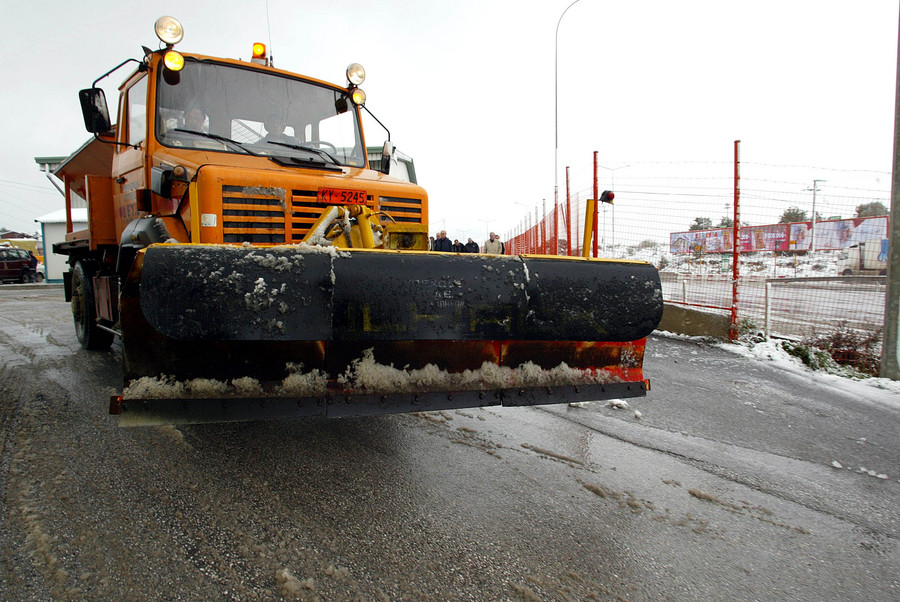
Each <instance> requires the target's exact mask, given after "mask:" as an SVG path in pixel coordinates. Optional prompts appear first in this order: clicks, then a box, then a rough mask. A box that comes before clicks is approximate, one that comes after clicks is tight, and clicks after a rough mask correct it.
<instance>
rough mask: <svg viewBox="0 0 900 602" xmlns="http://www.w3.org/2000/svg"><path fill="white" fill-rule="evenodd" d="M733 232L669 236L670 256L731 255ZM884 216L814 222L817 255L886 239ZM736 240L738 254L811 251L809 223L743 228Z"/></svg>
mask: <svg viewBox="0 0 900 602" xmlns="http://www.w3.org/2000/svg"><path fill="white" fill-rule="evenodd" d="M733 232H734V229H733V228H718V229H714V230H693V231H688V232H672V233H670V234H669V252H670V253H676V254H677V253H697V252H699V253H731V252H732V240H731V239H732V237H733ZM889 234H890V223H889V221H888V217H887V216H886V215H884V216H879V217H860V218H853V219H841V220H831V221H822V222H816V226H815V239H816V250H817V251H829V250H830V251H837V250H840V249H844V248H847V247H849V246H850V245H853V244H857V243H859V242H864V241H867V240H872V239H876V238H877V239H883V238H888V236H889ZM738 236H739V239H740V243H739V245H738V250H739V251H740V252H741V253H755V252H760V251H770V252H777V251H808V250H809V249H810V248H811V247H812V239H813V224H812V222H794V223H790V224H770V225H767V226H744V227H742V228H741V229H740V230H739V232H738Z"/></svg>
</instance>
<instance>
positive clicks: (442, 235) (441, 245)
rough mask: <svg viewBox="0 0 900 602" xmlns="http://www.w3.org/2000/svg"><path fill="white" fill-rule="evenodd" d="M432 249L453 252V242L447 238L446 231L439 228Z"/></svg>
mask: <svg viewBox="0 0 900 602" xmlns="http://www.w3.org/2000/svg"><path fill="white" fill-rule="evenodd" d="M432 251H443V252H445V253H452V252H453V243H452V242H450V239H449V238H447V231H446V230H441V231H440V232H438V234H437V237H436V238H435V239H434V248H433V249H432Z"/></svg>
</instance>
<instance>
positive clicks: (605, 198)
mask: <svg viewBox="0 0 900 602" xmlns="http://www.w3.org/2000/svg"><path fill="white" fill-rule="evenodd" d="M614 198H616V195H615V194H614V193H613V191H612V190H604V191H603V194H601V195H600V202H601V203H609V204H610V205H612V202H613V199H614Z"/></svg>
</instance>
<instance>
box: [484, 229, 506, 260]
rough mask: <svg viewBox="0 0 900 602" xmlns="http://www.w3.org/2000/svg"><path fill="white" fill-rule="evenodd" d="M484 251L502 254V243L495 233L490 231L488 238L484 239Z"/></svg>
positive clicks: (491, 253)
mask: <svg viewBox="0 0 900 602" xmlns="http://www.w3.org/2000/svg"><path fill="white" fill-rule="evenodd" d="M484 252H485V253H488V254H490V255H502V254H503V243H502V242H500V239H499V238H497V235H496V234H494V233H493V232H491V238H490V240H487V241H485V243H484Z"/></svg>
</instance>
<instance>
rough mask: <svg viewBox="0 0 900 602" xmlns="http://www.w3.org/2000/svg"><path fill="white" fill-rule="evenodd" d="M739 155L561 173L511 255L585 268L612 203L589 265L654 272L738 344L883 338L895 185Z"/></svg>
mask: <svg viewBox="0 0 900 602" xmlns="http://www.w3.org/2000/svg"><path fill="white" fill-rule="evenodd" d="M739 149H740V145H739V143H738V142H735V144H734V149H733V155H732V153H731V152H729V153H728V154H727V155H726V158H725V160H723V161H710V162H700V161H694V162H652V163H650V162H648V163H643V162H642V163H638V162H635V163H627V162H625V163H622V164H619V165H618V166H609V165H600V164H599V163H598V153H596V152H595V153H594V155H593V157H592V158H590V159H588V160H586V164H587V165H585V166H582V167H581V169H580V170H576V169H571V168H569V167H567V168H566V186H565V190H564V191H560V198H559V199H557V201H556V202H555V203H553V205H551V206H549V207H547V206H544V205H543V204H541V205H539V206H537V207H535V209H534V211H530V212H528V213H525V214H524V215H522V216H521V217H520V219H519V221H518V223H517V224H516V226H515V227H514V228H512V229H511V230H509V231H508V232H507V233H506V236H505V241H506V248H507V253H513V254H518V253H540V254H550V255H556V254H558V255H581V254H582V247H583V246H585V236H584V224H585V218H586V212H588V211H590V210H589V209H588V208H589V206H590V205H591V202H590V201H591V200H592V199H597V198H598V197H599V196H600V191H602V190H604V189H606V190H611V191H613V192H614V193H615V199H614V201H613V202H612V203H597V214H596V215H597V217H596V220H595V222H594V223H595V225H596V229H595V231H594V233H593V235H592V236H589V237H588V240H589V241H590V242H589V243H588V245H589V246H588V255H590V256H599V257H613V258H630V259H640V260H644V261H649V262H650V263H653V264H654V265H656V266H657V268H659V270H660V275H661V277H662V282H663V294H664V297H665V299H666V301H667V302H670V303H680V304H686V305H692V306H697V307H698V308H703V309H705V310H708V311H716V312H722V313H725V314H727V315H730V316H731V318H732V324H733V326H734V331H733V333H732V334H733V336H738V335H739V334H740V333H741V332H742V331H743V332H746V331H749V330H759V331H766V332H767V333H768V334H771V335H775V336H783V337H792V338H805V339H816V338H821V337H828V336H834V335H835V333H839V334H840V333H843V334H846V333H847V332H850V333H856V334H860V335H861V336H868V335H870V334H871V335H873V336H876V337H879V338H880V329H881V327H882V323H883V312H884V294H885V291H884V278H883V277H880V275H881V274H883V273H884V270H885V269H886V256H885V255H886V253H885V252H884V248H885V247H886V244H887V238H888V235H889V232H890V224H889V221H888V218H887V215H888V213H889V211H890V180H891V177H890V173H889V172H878V171H871V170H859V169H832V168H820V167H810V166H797V165H773V164H769V163H766V162H762V161H758V160H753V159H751V160H750V161H744V160H743V159H742V158H741V155H740V153H739ZM735 240H737V241H738V245H737V246H735V245H734V244H733V242H734V241H735ZM594 246H596V251H595V250H594V248H593V247H594Z"/></svg>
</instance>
